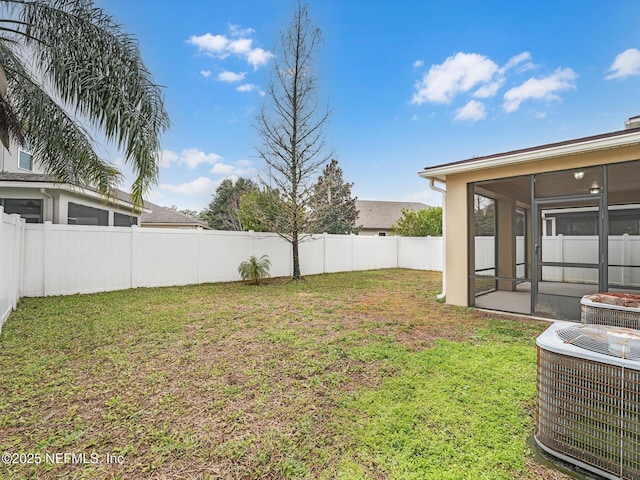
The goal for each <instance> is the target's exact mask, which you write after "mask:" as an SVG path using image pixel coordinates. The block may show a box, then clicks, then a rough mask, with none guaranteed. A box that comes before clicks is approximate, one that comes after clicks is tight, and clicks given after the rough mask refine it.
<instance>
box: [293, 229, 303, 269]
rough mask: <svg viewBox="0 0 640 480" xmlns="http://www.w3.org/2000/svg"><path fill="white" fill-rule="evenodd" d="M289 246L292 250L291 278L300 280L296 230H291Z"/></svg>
mask: <svg viewBox="0 0 640 480" xmlns="http://www.w3.org/2000/svg"><path fill="white" fill-rule="evenodd" d="M291 248H292V250H293V276H292V278H293V280H300V279H301V278H302V277H301V275H300V254H299V250H298V232H297V231H295V232H293V235H292V237H291Z"/></svg>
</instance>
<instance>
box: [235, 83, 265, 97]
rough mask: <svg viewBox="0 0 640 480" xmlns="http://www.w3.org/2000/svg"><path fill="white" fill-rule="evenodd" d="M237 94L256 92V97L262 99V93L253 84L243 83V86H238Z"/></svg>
mask: <svg viewBox="0 0 640 480" xmlns="http://www.w3.org/2000/svg"><path fill="white" fill-rule="evenodd" d="M236 90H237V91H238V92H254V91H255V92H258V95H260V96H261V97H264V92H263V91H262V90H261V89H260V87H258V85H254V84H253V83H245V84H244V85H240V86H239V87H238V88H236Z"/></svg>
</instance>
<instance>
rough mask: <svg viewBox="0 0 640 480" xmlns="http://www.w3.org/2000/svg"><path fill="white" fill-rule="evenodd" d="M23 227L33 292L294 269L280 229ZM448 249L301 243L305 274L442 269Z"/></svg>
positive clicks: (406, 243) (316, 238)
mask: <svg viewBox="0 0 640 480" xmlns="http://www.w3.org/2000/svg"><path fill="white" fill-rule="evenodd" d="M5 217H7V216H5ZM24 234H25V235H24V240H23V242H22V244H23V245H24V252H25V254H24V258H23V260H21V262H20V265H21V268H19V270H21V271H23V272H24V280H23V281H22V282H20V285H24V287H23V294H24V295H27V296H47V295H65V294H72V293H91V292H99V291H108V290H119V289H125V288H132V287H133V288H135V287H156V286H169V285H186V284H195V283H204V282H225V281H236V280H239V279H240V275H239V274H238V265H239V264H240V262H242V261H244V260H247V259H248V258H249V257H250V256H251V255H256V256H258V257H259V256H261V255H268V256H269V259H270V261H271V275H272V276H274V277H278V276H290V275H291V274H292V260H291V245H290V244H289V243H288V242H287V241H285V240H284V239H282V238H281V237H279V236H278V235H276V234H273V233H254V232H220V231H203V230H181V229H144V228H138V227H132V228H125V227H95V226H77V225H52V224H50V223H46V224H28V225H25V226H24ZM441 257H442V239H441V238H402V237H365V236H357V235H312V236H308V237H306V238H305V240H304V241H303V242H301V243H300V268H301V272H302V274H303V275H312V274H318V273H325V272H326V273H329V272H343V271H352V270H365V269H367V270H368V269H377V268H395V267H402V268H415V269H435V270H441V269H442V258H441ZM12 258H13V257H12ZM5 303H6V301H5Z"/></svg>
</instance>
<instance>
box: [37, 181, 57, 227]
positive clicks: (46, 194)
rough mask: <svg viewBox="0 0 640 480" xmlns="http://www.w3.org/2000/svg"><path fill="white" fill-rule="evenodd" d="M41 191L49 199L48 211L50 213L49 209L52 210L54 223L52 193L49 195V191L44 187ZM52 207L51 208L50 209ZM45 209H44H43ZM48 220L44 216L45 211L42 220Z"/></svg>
mask: <svg viewBox="0 0 640 480" xmlns="http://www.w3.org/2000/svg"><path fill="white" fill-rule="evenodd" d="M40 193H41V194H42V195H43V196H44V197H45V198H48V199H49V201H48V202H47V213H49V211H50V212H51V223H53V216H54V215H53V197H52V196H51V195H49V194H48V193H47V191H46V190H45V189H44V188H41V189H40ZM49 209H50V210H49ZM43 210H44V209H43ZM45 220H46V218H44V211H43V212H42V221H43V222H44V221H45Z"/></svg>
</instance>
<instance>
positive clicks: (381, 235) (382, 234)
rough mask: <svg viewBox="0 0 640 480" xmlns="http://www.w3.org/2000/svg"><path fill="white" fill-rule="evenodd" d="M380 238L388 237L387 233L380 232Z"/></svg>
mask: <svg viewBox="0 0 640 480" xmlns="http://www.w3.org/2000/svg"><path fill="white" fill-rule="evenodd" d="M378 236H379V237H386V236H387V232H378Z"/></svg>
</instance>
